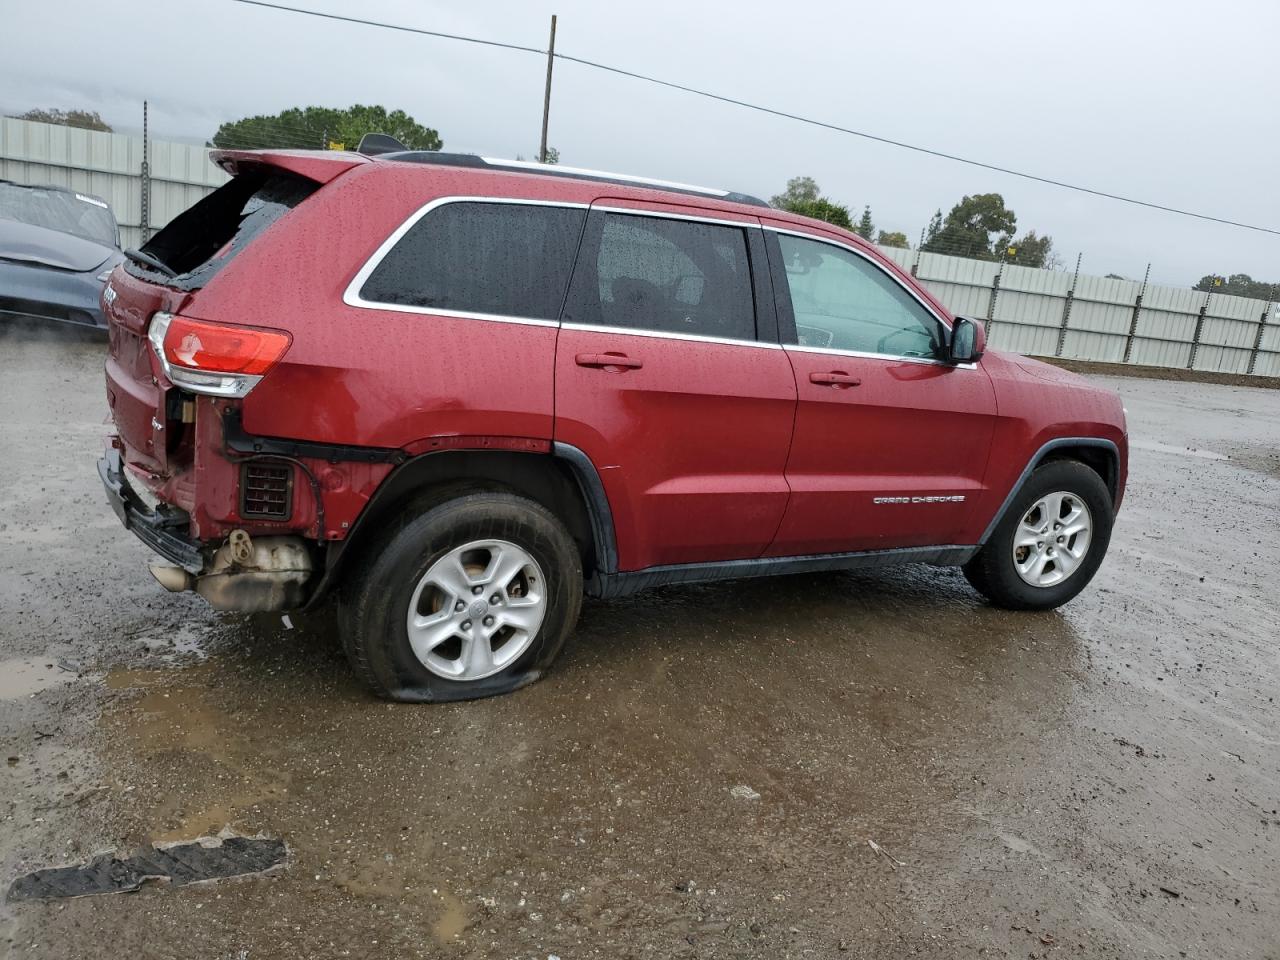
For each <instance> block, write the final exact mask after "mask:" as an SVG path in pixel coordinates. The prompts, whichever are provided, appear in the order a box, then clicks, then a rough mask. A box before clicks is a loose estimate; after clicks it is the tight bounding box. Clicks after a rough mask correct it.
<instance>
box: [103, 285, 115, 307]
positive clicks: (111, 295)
mask: <svg viewBox="0 0 1280 960" xmlns="http://www.w3.org/2000/svg"><path fill="white" fill-rule="evenodd" d="M102 299H103V301H104V302H105V303H106V305H107V306H111V305H112V304H113V303H115V302H116V291H115V288H114V287H112V286H111V284H109V283H108V284H107V289H105V290H103V291H102Z"/></svg>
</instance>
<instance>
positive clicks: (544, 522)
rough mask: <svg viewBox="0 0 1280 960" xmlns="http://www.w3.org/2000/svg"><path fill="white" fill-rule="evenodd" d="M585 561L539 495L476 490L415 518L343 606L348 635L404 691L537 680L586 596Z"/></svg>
mask: <svg viewBox="0 0 1280 960" xmlns="http://www.w3.org/2000/svg"><path fill="white" fill-rule="evenodd" d="M582 586H583V583H582V562H581V558H580V557H579V554H578V550H577V547H576V546H575V544H574V542H573V539H572V537H571V536H570V535H569V532H568V531H567V530H566V529H565V528H564V525H563V524H562V523H561V522H560V521H559V520H558V519H556V517H555V516H554V515H552V514H551V513H550V512H549V511H548V510H546V509H545V508H544V507H542V506H541V505H540V504H537V503H534V502H533V501H531V500H526V499H525V498H523V497H518V496H515V495H513V494H508V493H489V492H485V493H475V494H471V495H467V496H462V497H458V498H456V499H452V500H448V501H446V502H444V503H441V504H438V505H436V506H434V507H432V508H431V509H428V510H427V511H426V512H424V513H422V514H421V515H419V516H417V517H415V518H414V519H412V520H410V521H408V522H407V523H405V525H404V526H403V527H402V528H400V529H399V530H398V531H397V532H395V533H394V534H393V535H392V536H391V537H390V538H389V539H388V540H386V541H385V542H384V543H383V544H382V546H381V548H380V549H379V551H378V552H377V554H376V556H375V557H374V558H373V561H372V565H371V566H369V567H368V568H367V569H365V570H362V571H361V572H360V574H359V575H358V576H357V578H356V580H355V582H354V583H353V584H352V585H351V587H350V589H349V590H348V591H347V602H346V603H345V604H344V605H343V606H344V609H343V619H344V623H343V630H342V633H343V646H344V648H345V649H346V652H347V658H348V659H349V660H350V661H351V665H352V667H353V668H354V669H355V671H356V673H357V674H359V676H360V677H361V679H363V680H364V681H365V683H366V684H368V686H369V687H370V688H371V689H372V690H373V691H374V692H375V693H377V694H379V695H380V696H383V697H387V698H389V699H394V700H413V701H447V700H471V699H475V698H478V697H487V696H493V695H494V694H498V693H507V692H509V691H511V690H515V689H517V688H518V687H521V686H524V685H525V684H527V683H530V682H532V681H534V680H536V679H537V678H538V677H539V676H541V675H542V674H543V673H544V672H546V670H547V668H548V667H549V666H550V665H551V662H552V661H553V660H554V659H555V658H556V655H557V654H559V652H560V650H561V649H562V648H563V647H564V643H565V639H566V638H567V637H568V635H569V632H570V631H571V630H572V629H573V626H574V623H575V622H576V621H577V619H578V610H579V608H580V607H581V605H582Z"/></svg>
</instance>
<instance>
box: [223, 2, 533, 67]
mask: <svg viewBox="0 0 1280 960" xmlns="http://www.w3.org/2000/svg"><path fill="white" fill-rule="evenodd" d="M233 2H235V3H245V4H248V5H249V6H251V7H266V8H267V9H269V10H284V11H286V12H287V13H301V14H304V15H305V16H308V17H323V18H324V19H326V20H342V21H344V22H346V23H358V24H361V25H362V26H366V27H382V28H383V29H384V30H399V31H401V32H402V33H419V34H422V35H423V36H426V37H439V38H441V39H442V40H461V41H462V42H464V43H478V44H481V45H482V46H486V47H502V48H503V49H504V50H520V51H523V52H524V53H540V54H542V55H543V56H546V54H547V51H545V50H539V49H538V48H537V47H523V46H521V45H520V44H518V43H502V42H501V41H498V40H482V39H481V38H479V37H464V36H462V35H461V34H457V33H441V32H440V31H438V30H423V29H421V28H419V27H406V26H402V25H401V24H398V23H381V22H379V21H377V20H361V19H360V18H359V17H344V16H342V15H341V14H338V13H322V12H321V11H319V10H307V9H304V8H302V7H287V6H285V5H284V4H282V3H266V2H264V0H233Z"/></svg>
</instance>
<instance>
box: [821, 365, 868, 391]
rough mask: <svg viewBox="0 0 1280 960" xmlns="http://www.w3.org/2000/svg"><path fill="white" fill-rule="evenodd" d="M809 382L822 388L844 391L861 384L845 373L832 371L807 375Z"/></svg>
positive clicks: (855, 378) (858, 379)
mask: <svg viewBox="0 0 1280 960" xmlns="http://www.w3.org/2000/svg"><path fill="white" fill-rule="evenodd" d="M809 382H810V383H817V384H820V385H822V386H824V387H836V388H838V389H845V388H847V387H856V386H858V385H859V384H861V383H862V380H861V379H860V378H858V377H855V376H853V375H852V374H848V373H845V372H844V371H843V370H832V371H831V372H830V373H811V374H809Z"/></svg>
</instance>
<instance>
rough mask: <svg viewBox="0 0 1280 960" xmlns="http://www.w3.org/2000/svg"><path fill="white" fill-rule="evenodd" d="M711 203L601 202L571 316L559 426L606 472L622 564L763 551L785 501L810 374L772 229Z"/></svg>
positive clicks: (565, 439) (577, 271)
mask: <svg viewBox="0 0 1280 960" xmlns="http://www.w3.org/2000/svg"><path fill="white" fill-rule="evenodd" d="M697 213H698V208H696V207H674V206H667V205H662V206H658V205H653V204H650V205H645V206H643V207H636V206H635V205H631V206H630V207H629V208H625V209H624V208H622V207H620V206H618V205H617V204H607V203H606V202H604V201H600V202H597V204H596V205H595V206H594V207H593V208H592V211H591V213H590V215H589V217H588V220H587V230H586V235H585V236H584V238H583V243H582V247H581V250H580V252H579V255H578V261H577V265H576V266H575V268H574V276H573V281H572V283H571V284H570V291H569V296H568V299H567V302H566V305H565V310H564V314H563V317H562V324H561V329H560V336H559V341H558V343H557V348H556V378H555V401H556V408H555V438H556V440H557V441H559V442H561V443H568V444H572V445H573V446H576V447H578V448H579V449H581V450H582V451H583V452H585V453H586V454H587V456H588V457H590V459H591V461H592V462H593V463H594V464H595V466H596V469H597V470H598V471H599V474H600V477H601V480H602V482H603V484H604V488H605V493H606V494H607V496H608V498H609V504H610V508H611V510H612V513H613V521H614V528H615V535H616V538H617V545H618V557H619V569H621V570H638V569H643V568H645V567H652V566H657V565H664V564H679V563H696V562H704V561H712V560H729V559H743V558H748V557H757V556H759V555H760V554H761V553H762V552H763V551H764V549H765V547H767V546H768V544H769V542H770V541H771V540H772V539H773V535H774V533H775V532H776V530H777V528H778V524H779V522H780V521H781V519H782V514H783V511H784V509H785V507H786V502H787V484H786V480H785V478H784V476H783V470H784V467H785V465H786V458H787V448H788V445H789V443H790V440H791V425H792V420H793V417H794V414H795V406H796V387H795V381H794V377H793V375H792V372H791V365H790V363H789V362H788V361H787V357H786V354H785V353H784V352H783V350H782V349H781V348H780V347H779V345H778V343H777V341H776V333H775V330H776V328H775V327H774V322H775V321H774V317H773V312H772V307H773V304H772V300H771V297H770V296H769V295H768V283H769V281H768V277H767V273H766V271H767V269H768V268H767V257H766V255H765V252H764V239H763V233H762V231H761V229H760V225H759V222H758V221H756V220H752V219H748V218H738V219H737V220H733V219H732V218H731V222H723V221H724V219H725V216H726V215H725V214H723V213H720V212H714V213H708V214H707V216H708V217H715V218H717V219H718V220H720V221H721V222H707V221H706V220H702V219H698V218H697ZM739 220H740V221H741V222H739ZM757 302H759V304H760V305H761V306H763V307H764V308H765V309H764V310H762V311H761V313H762V314H766V315H764V316H762V317H761V318H757ZM766 311H767V313H766ZM758 319H759V320H760V330H761V331H762V332H763V333H764V336H763V337H760V336H758V328H757V320H758Z"/></svg>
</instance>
